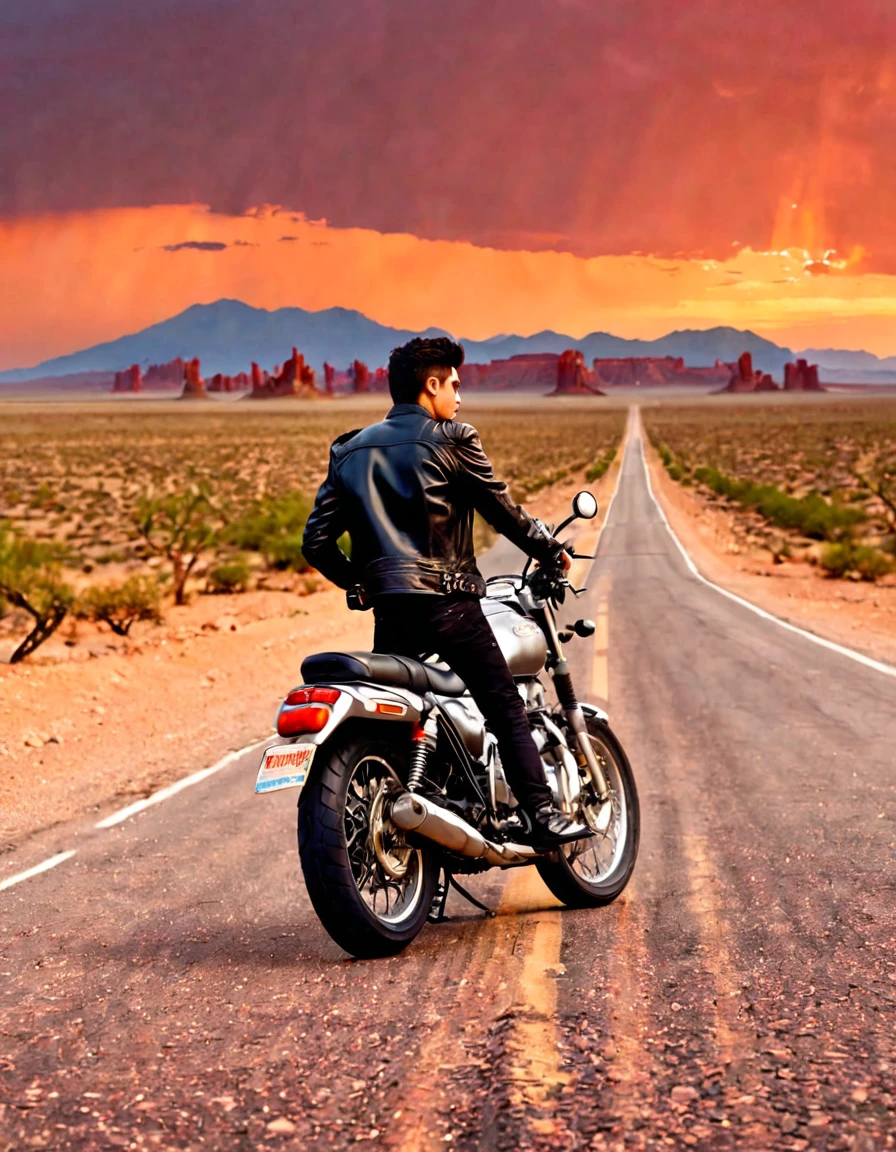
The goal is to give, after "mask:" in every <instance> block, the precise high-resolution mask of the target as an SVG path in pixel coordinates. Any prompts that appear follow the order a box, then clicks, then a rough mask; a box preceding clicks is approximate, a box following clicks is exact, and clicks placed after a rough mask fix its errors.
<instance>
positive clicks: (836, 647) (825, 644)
mask: <svg viewBox="0 0 896 1152" xmlns="http://www.w3.org/2000/svg"><path fill="white" fill-rule="evenodd" d="M637 432H638V436H639V439H638V448H639V451H640V455H641V465H642V467H643V468H644V478H645V480H646V481H647V491H648V492H649V493H650V499H651V500H652V501H653V503H654V504H655V505H656V510H657V511H658V512H659V514H660V517H661V519H662V521H663V524H664V525H665V526H666V531H667V532H668V533H669V535H670V536H671V537H672V541H673V543H674V544H675V546H676V547H677V548H678V551H679V552H680V553H681V555H682V557H683V559H684V562H685V564H686V565H687V567H688V571H689V572H690V573H691V575H692V576H696V578H697V579H698V580H700V581H701V582H702V583H703V584H706V585H707V587H709V588H714V589H715V591H716V592H719V593H720V594H721V595H722V596H727V597H728V599H729V600H733V601H734V602H735V604H740V605H741V606H742V607H743V608H748V609H749V610H750V611H751V612H755V614H756V615H757V616H761V617H762V619H763V620H770V621H771V622H772V623H773V624H778V625H780V626H781V627H782V628H786V629H787V631H788V632H795V633H796V634H797V636H802V637H803V638H804V639H806V640H811V641H812V643H813V644H819V645H820V646H821V647H822V648H827V649H828V650H829V651H831V652H837V653H839V655H841V656H846V657H847V658H848V659H849V660H855V661H856V663H858V664H864V665H865V667H866V668H871V669H873V670H874V671H875V672H882V673H883V674H884V675H885V676H896V667H894V666H893V665H892V664H884V663H883V662H882V661H880V660H874V659H872V658H871V657H870V656H865V655H863V654H862V653H861V652H856V651H855V650H854V649H852V648H845V647H844V646H843V645H842V644H837V643H835V642H834V641H833V640H825V638H824V637H823V636H816V635H815V633H814V632H807V631H806V630H805V629H803V628H799V627H798V626H797V625H796V624H790V623H789V622H788V621H787V620H782V619H781V617H780V616H775V615H773V614H772V613H771V612H766V611H765V609H764V608H759V607H758V606H757V605H756V604H751V603H750V601H749V600H744V598H743V597H742V596H738V595H737V594H736V593H734V592H729V591H728V589H727V588H723V587H722V586H721V585H720V584H714V583H713V582H712V580H708V579H707V578H706V577H705V576H704V575H703V574H702V573H701V572H700V571H699V570H698V569H697V565H696V564H695V563H694V561H693V560H692V559H691V557H690V556H689V555H688V553H687V551H686V550H685V547H684V545H683V544H682V542H681V541H680V540H679V539H678V537H677V536H676V534H675V530H674V529H673V527H672V525H671V524H670V523H669V519H668V517H667V516H666V513H665V512H664V511H663V508H662V505H661V504H660V502H659V500H657V498H656V494H655V493H654V491H653V486H652V484H651V483H650V471H649V469H648V467H647V457H646V456H645V455H644V431H643V427H642V425H641V417H640V414H639V415H638V420H637ZM631 434H634V426H633V430H632V433H631Z"/></svg>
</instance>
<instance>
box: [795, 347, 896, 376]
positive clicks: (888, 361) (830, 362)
mask: <svg viewBox="0 0 896 1152" xmlns="http://www.w3.org/2000/svg"><path fill="white" fill-rule="evenodd" d="M799 355H800V356H802V357H803V359H804V360H808V361H809V363H810V364H820V365H822V366H823V367H825V368H832V369H835V370H838V371H840V372H863V373H866V374H874V373H877V372H892V373H896V356H885V357H878V356H873V355H872V354H871V353H870V352H846V351H842V350H840V349H837V348H807V349H806V350H805V352H800V353H799Z"/></svg>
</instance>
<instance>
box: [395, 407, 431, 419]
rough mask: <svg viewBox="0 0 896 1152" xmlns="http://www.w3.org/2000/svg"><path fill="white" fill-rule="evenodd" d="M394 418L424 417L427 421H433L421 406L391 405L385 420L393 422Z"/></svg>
mask: <svg viewBox="0 0 896 1152" xmlns="http://www.w3.org/2000/svg"><path fill="white" fill-rule="evenodd" d="M396 416H425V417H426V419H427V420H432V419H433V416H432V414H431V413H429V412H427V411H426V409H425V408H424V407H423V405H422V404H393V405H392V407H391V408H390V409H389V411H388V412H387V413H386V419H387V420H394V419H395V417H396Z"/></svg>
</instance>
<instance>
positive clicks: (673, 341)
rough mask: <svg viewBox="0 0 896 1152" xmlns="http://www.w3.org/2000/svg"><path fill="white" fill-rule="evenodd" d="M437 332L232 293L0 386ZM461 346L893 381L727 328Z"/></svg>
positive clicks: (322, 352)
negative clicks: (813, 370)
mask: <svg viewBox="0 0 896 1152" xmlns="http://www.w3.org/2000/svg"><path fill="white" fill-rule="evenodd" d="M444 335H448V333H446V332H444V331H443V330H442V329H439V328H427V329H426V331H424V332H411V331H407V330H404V329H399V328H389V327H387V326H385V325H382V324H378V323H377V322H376V321H374V320H370V319H369V318H368V317H367V316H364V315H363V314H362V313H361V312H355V311H352V310H350V309H347V308H327V309H325V310H323V311H321V312H308V311H306V310H305V309H303V308H279V309H277V310H276V311H273V312H269V311H267V310H266V309H264V308H253V307H251V306H250V305H248V304H244V303H242V301H240V300H218V301H216V302H215V303H213V304H194V305H192V307H190V308H187V309H186V310H185V311H183V312H180V313H179V314H178V315H177V316H172V317H171V318H170V319H168V320H163V321H161V322H160V323H158V324H153V325H151V326H150V327H149V328H144V329H143V330H142V331H140V332H135V333H132V334H130V335H128V336H122V337H120V338H119V339H117V340H111V341H109V342H107V343H104V344H96V345H94V346H93V347H91V348H85V349H84V350H82V351H80V352H73V353H71V354H69V355H67V356H58V357H56V358H55V359H53V360H45V361H44V362H43V363H41V364H37V365H35V366H34V367H31V368H17V369H11V370H9V371H6V372H0V384H18V383H22V382H25V381H28V380H37V379H43V378H47V377H60V376H69V375H71V374H73V373H79V374H82V373H94V372H117V371H121V370H122V369H124V368H127V367H128V366H129V365H131V364H139V365H141V367H143V368H146V367H147V366H148V365H149V364H161V363H165V362H166V361H169V360H173V359H174V358H175V357H176V356H181V357H183V358H184V359H189V358H191V357H193V356H198V357H199V358H200V360H201V363H202V372H203V375H204V376H211V375H212V374H214V373H215V372H224V373H229V374H233V373H236V372H241V371H246V370H248V368H249V365H250V364H251V362H252V361H253V360H254V361H256V362H257V363H258V364H260V365H262V367H271V366H272V365H274V364H279V363H281V362H282V361H283V360H284V359H285V358H286V356H288V355H289V353H290V350H291V349H292V347H293V346H295V347H297V348H298V349H299V351H300V352H302V353H303V354H304V356H305V360H306V362H307V363H310V364H311V365H313V366H314V367H315V368H317V369H318V370H319V369H320V368H321V367H322V365H323V362H324V361H325V360H326V361H329V363H331V364H334V365H336V366H337V367H339V368H341V367H344V366H346V365H347V364H348V363H350V362H351V361H352V360H354V359H358V360H363V361H364V362H365V363H366V364H367V365H368V366H370V367H371V368H374V367H377V366H378V365H380V364H385V363H386V362H387V360H388V357H389V352H390V351H391V349H392V348H394V347H395V346H396V345H397V344H403V343H404V342H405V341H407V340H410V339H411V337H413V336H444ZM462 343H463V344H464V348H465V350H466V358H467V361H468V362H469V363H488V362H489V361H490V360H500V359H504V358H506V357H508V356H515V355H518V354H520V353H533V352H562V351H563V350H564V349H566V348H578V349H580V350H581V351H582V352H583V353H584V356H585V362H586V363H587V364H590V362H591V361H592V360H593V359H594V358H595V357H628V356H681V357H683V359H684V361H685V363H686V364H688V365H690V366H693V367H700V366H703V365H711V364H713V363H714V362H715V361H716V360H717V359H718V360H724V361H733V360H736V359H737V357H738V356H739V355H740V354H741V353H742V352H750V353H752V356H753V362H754V364H755V366H756V367H757V368H761V369H762V370H763V371H764V372H771V373H772V374H773V375H775V376H777V377H779V378H780V376H781V374H782V372H783V368H784V365H785V364H786V363H787V362H788V361H792V360H795V359H796V358H797V356H803V357H805V358H806V359H807V360H809V361H810V362H812V363H817V364H819V365H820V367H821V370H822V379H824V380H828V381H829V382H832V383H834V382H849V383H880V384H888V383H896V357H893V356H891V357H889V358H887V359H879V358H878V357H876V356H873V355H872V354H871V353H869V352H850V351H842V350H838V349H830V348H829V349H822V350H819V349H807V350H806V351H805V352H801V353H796V352H794V351H793V350H792V349H790V348H784V347H782V346H780V345H778V344H775V343H773V342H772V341H771V340H766V339H764V338H763V337H761V336H757V335H756V333H755V332H750V331H739V330H738V329H736V328H710V329H706V330H692V329H685V330H682V331H676V332H670V333H668V335H666V336H660V337H659V338H658V339H656V340H626V339H623V338H622V337H620V336H613V335H611V334H610V333H608V332H591V333H590V334H589V335H587V336H584V337H581V338H576V337H573V336H567V335H564V334H563V333H560V332H553V331H550V330H547V331H544V332H537V333H535V335H533V336H514V335H502V336H493V337H491V338H490V339H487V340H462Z"/></svg>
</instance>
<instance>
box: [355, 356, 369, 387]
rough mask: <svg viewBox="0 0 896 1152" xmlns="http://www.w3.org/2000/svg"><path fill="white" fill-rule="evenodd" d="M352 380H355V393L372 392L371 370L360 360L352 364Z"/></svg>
mask: <svg viewBox="0 0 896 1152" xmlns="http://www.w3.org/2000/svg"><path fill="white" fill-rule="evenodd" d="M352 378H353V379H354V389H353V391H354V392H356V393H363V392H369V391H370V369H369V368H368V367H367V365H366V364H364V363H362V362H361V361H360V360H356V361H355V362H354V364H352Z"/></svg>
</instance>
